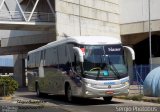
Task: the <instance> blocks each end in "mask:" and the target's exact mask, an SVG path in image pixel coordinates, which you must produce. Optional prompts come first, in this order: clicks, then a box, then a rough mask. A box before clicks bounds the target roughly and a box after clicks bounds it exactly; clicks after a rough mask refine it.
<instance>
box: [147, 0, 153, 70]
mask: <svg viewBox="0 0 160 112" xmlns="http://www.w3.org/2000/svg"><path fill="white" fill-rule="evenodd" d="M148 16H149V17H148V21H149V22H148V23H149V25H148V28H149V58H150V70H152V32H151V0H148Z"/></svg>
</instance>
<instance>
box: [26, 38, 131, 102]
mask: <svg viewBox="0 0 160 112" xmlns="http://www.w3.org/2000/svg"><path fill="white" fill-rule="evenodd" d="M124 49H127V50H128V51H129V53H131V56H132V57H133V59H134V52H133V50H132V49H131V48H130V47H123V46H122V44H121V41H120V40H118V39H116V38H114V37H104V36H79V37H68V38H65V39H62V40H58V41H55V42H51V43H49V44H47V45H45V46H42V47H40V48H38V49H36V50H33V51H30V52H29V53H28V57H27V68H28V70H27V74H28V78H29V79H28V87H29V89H30V90H35V91H36V93H37V95H38V96H41V95H43V94H64V95H66V98H67V100H68V101H72V100H73V96H76V97H85V98H95V97H103V99H104V101H111V99H112V97H113V96H114V95H127V94H128V92H129V76H128V71H127V63H126V57H125V56H124V51H125V50H124Z"/></svg>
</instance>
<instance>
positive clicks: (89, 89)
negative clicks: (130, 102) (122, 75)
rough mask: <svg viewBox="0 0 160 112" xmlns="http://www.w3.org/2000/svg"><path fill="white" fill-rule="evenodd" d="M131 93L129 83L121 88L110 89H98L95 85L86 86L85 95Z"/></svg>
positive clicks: (97, 95)
mask: <svg viewBox="0 0 160 112" xmlns="http://www.w3.org/2000/svg"><path fill="white" fill-rule="evenodd" d="M128 94H129V84H128V85H124V86H122V87H120V88H110V89H108V88H107V89H97V88H93V87H89V86H86V87H85V92H84V94H83V97H86V98H92V97H105V96H119V95H128Z"/></svg>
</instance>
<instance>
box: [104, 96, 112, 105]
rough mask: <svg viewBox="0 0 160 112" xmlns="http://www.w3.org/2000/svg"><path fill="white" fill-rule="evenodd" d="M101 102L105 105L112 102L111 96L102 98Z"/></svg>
mask: <svg viewBox="0 0 160 112" xmlns="http://www.w3.org/2000/svg"><path fill="white" fill-rule="evenodd" d="M103 100H104V101H105V102H106V103H109V102H111V100H112V96H106V97H103Z"/></svg>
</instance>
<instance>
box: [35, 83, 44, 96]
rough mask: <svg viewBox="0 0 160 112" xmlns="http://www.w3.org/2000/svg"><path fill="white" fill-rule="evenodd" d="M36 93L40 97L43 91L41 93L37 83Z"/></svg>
mask: <svg viewBox="0 0 160 112" xmlns="http://www.w3.org/2000/svg"><path fill="white" fill-rule="evenodd" d="M36 95H37V96H38V97H42V96H43V93H41V91H40V88H39V85H38V83H36Z"/></svg>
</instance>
